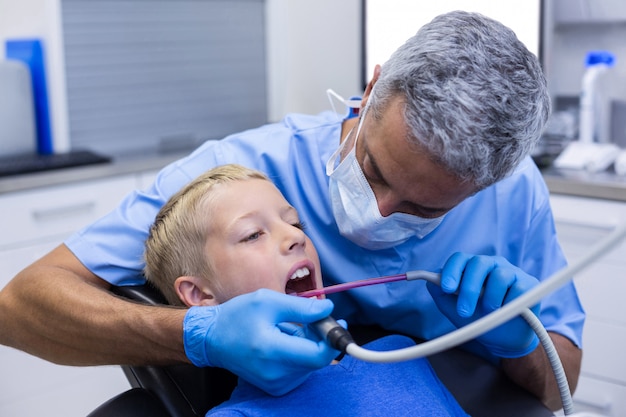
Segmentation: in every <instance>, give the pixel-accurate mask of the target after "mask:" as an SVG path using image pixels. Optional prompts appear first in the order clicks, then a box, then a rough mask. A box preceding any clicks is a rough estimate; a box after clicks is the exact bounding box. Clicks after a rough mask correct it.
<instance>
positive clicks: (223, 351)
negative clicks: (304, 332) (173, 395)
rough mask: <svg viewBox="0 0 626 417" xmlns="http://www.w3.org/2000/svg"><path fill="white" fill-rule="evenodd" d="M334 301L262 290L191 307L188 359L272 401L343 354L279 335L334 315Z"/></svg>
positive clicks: (323, 345) (186, 330) (186, 338)
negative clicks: (284, 326)
mask: <svg viewBox="0 0 626 417" xmlns="http://www.w3.org/2000/svg"><path fill="white" fill-rule="evenodd" d="M332 310H333V304H332V302H331V301H330V300H314V299H308V298H300V297H294V296H291V295H285V294H280V293H278V292H275V291H271V290H267V289H261V290H258V291H255V292H253V293H250V294H244V295H240V296H238V297H235V298H233V299H231V300H229V301H227V302H225V303H223V304H220V305H218V306H213V307H192V308H190V309H189V311H188V312H187V314H186V315H185V319H184V322H183V332H184V334H183V342H184V345H185V353H186V354H187V357H188V358H189V360H190V361H191V362H192V363H193V364H194V365H196V366H200V367H203V366H217V367H222V368H226V369H228V370H230V371H231V372H233V373H234V374H236V375H238V376H239V377H241V378H243V379H245V380H246V381H248V382H250V383H251V384H253V385H256V386H257V387H259V388H261V389H262V390H264V391H266V392H267V393H269V394H271V395H282V394H285V393H287V392H289V391H291V390H292V389H294V388H296V387H297V386H298V385H300V384H301V383H302V382H304V381H305V380H306V378H307V377H308V375H309V374H310V373H311V372H312V371H314V370H316V369H319V368H321V367H324V366H326V365H328V364H329V363H330V362H331V361H332V360H333V359H334V358H335V357H337V355H338V354H339V352H337V351H336V350H333V349H332V348H330V346H328V344H326V342H323V341H314V340H309V339H307V338H304V337H300V336H299V335H291V334H287V333H285V332H282V331H281V328H280V324H281V323H284V322H293V323H305V324H306V323H310V322H313V321H317V320H321V319H323V318H324V317H327V316H328V315H330V313H331V312H332Z"/></svg>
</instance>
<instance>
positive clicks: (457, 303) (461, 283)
mask: <svg viewBox="0 0 626 417" xmlns="http://www.w3.org/2000/svg"><path fill="white" fill-rule="evenodd" d="M537 284H538V280H537V279H536V278H534V277H532V276H530V275H528V274H527V273H525V272H524V271H522V270H521V269H519V268H517V267H515V266H513V265H511V264H510V263H509V262H508V261H507V260H506V259H504V258H502V257H494V256H473V255H468V254H464V253H455V254H454V255H452V256H451V257H450V259H448V261H447V262H446V264H445V266H444V267H443V270H442V271H441V287H439V286H437V285H434V284H431V283H428V291H429V292H430V294H431V295H432V297H433V299H434V300H435V303H436V304H437V307H438V308H439V310H440V311H441V312H442V313H443V314H444V315H445V316H446V317H447V318H448V319H449V320H450V321H451V322H452V323H453V324H454V325H455V326H457V327H462V326H464V325H466V324H468V323H471V322H473V321H475V320H477V319H479V318H481V317H483V316H485V315H487V314H489V313H491V312H492V311H494V310H496V309H498V308H500V307H501V306H503V305H504V304H506V303H508V302H509V301H511V300H513V299H515V298H516V297H518V296H520V295H521V294H523V293H525V292H527V291H528V290H530V289H531V288H533V287H535V286H536V285H537ZM481 293H482V294H481ZM531 310H532V312H533V313H534V314H535V315H538V314H539V305H535V306H533V308H531ZM478 341H479V342H480V343H481V344H482V345H483V346H485V347H486V348H487V349H488V350H489V351H490V352H491V353H492V354H494V355H496V356H499V357H502V358H517V357H521V356H526V355H527V354H529V353H530V352H532V351H533V350H534V349H535V348H536V347H537V345H538V344H539V339H538V338H537V336H536V335H535V333H534V331H533V330H532V329H531V328H530V326H529V325H528V324H527V323H526V321H525V320H524V319H523V318H521V317H516V318H513V319H511V320H509V321H508V322H506V323H504V324H502V325H500V326H498V327H496V328H495V329H493V330H491V331H489V332H487V333H485V334H483V335H481V336H480V337H478Z"/></svg>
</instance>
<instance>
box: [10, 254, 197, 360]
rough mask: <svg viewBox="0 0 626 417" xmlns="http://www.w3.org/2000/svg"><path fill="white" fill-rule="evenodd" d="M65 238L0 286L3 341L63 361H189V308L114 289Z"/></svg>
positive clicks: (35, 353)
mask: <svg viewBox="0 0 626 417" xmlns="http://www.w3.org/2000/svg"><path fill="white" fill-rule="evenodd" d="M108 288H109V285H108V283H106V282H105V281H103V280H101V279H100V278H98V277H96V276H95V275H93V274H92V273H91V272H89V271H88V270H87V269H86V268H85V267H84V266H83V265H82V264H81V263H80V262H79V261H78V259H76V258H75V257H74V255H73V254H72V253H71V252H70V251H69V250H68V249H67V248H66V247H65V246H63V245H61V246H59V247H58V248H56V249H54V250H53V251H52V252H50V253H49V254H48V255H46V256H45V257H43V258H42V259H40V260H39V261H37V262H35V263H34V264H33V265H31V266H29V267H28V268H26V269H25V270H24V271H22V272H21V273H20V274H18V275H17V276H16V277H15V278H14V279H13V281H11V282H10V283H9V284H8V285H7V286H6V287H5V288H4V289H3V290H2V292H0V343H1V344H4V345H8V346H12V347H14V348H17V349H20V350H23V351H25V352H28V353H30V354H33V355H36V356H39V357H41V358H44V359H46V360H49V361H52V362H55V363H58V364H64V365H102V364H168V363H177V362H178V363H180V362H188V360H187V357H186V356H185V353H184V348H183V342H182V340H183V339H182V322H183V318H184V315H185V312H186V310H184V309H175V308H169V307H150V306H143V305H140V304H137V303H133V302H128V301H126V300H123V299H121V298H119V297H116V296H114V295H112V294H111V293H109V291H108Z"/></svg>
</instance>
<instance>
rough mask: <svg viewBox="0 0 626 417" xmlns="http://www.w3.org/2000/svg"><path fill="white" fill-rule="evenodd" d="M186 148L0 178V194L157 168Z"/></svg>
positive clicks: (115, 157) (119, 157) (172, 159)
mask: <svg viewBox="0 0 626 417" xmlns="http://www.w3.org/2000/svg"><path fill="white" fill-rule="evenodd" d="M189 153H190V151H185V152H175V153H156V152H155V153H152V154H150V153H149V154H142V155H125V156H114V157H112V159H111V162H106V163H100V164H93V165H86V166H80V167H74V168H63V169H54V170H49V171H43V172H36V173H30V174H20V175H11V176H5V177H0V195H2V194H5V193H11V192H19V191H24V190H30V189H36V188H42V187H50V186H55V185H63V184H68V183H72V182H77V181H87V180H96V179H100V178H107V177H112V176H117V175H126V174H134V173H141V172H147V171H153V170H159V169H161V168H163V167H164V166H166V165H168V164H169V163H170V162H173V161H175V160H177V159H179V158H182V157H184V156H186V155H188V154H189Z"/></svg>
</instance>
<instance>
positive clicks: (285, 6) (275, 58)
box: [0, 0, 362, 151]
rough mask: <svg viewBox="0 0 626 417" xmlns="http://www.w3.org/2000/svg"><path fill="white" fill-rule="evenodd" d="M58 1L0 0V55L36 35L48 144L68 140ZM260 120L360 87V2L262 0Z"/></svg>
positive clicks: (317, 107)
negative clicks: (263, 104) (264, 92)
mask: <svg viewBox="0 0 626 417" xmlns="http://www.w3.org/2000/svg"><path fill="white" fill-rule="evenodd" d="M60 4H61V0H20V1H19V2H16V1H13V0H0V10H1V11H2V12H1V13H0V57H4V56H5V49H4V41H5V40H6V39H7V38H19V37H38V38H41V39H42V40H43V42H44V47H45V49H46V52H45V53H46V67H47V72H48V73H47V75H48V88H49V97H50V103H49V105H50V112H51V123H52V132H53V136H54V146H55V149H56V150H59V151H63V150H67V149H69V147H70V146H71V138H70V137H69V122H68V116H67V111H68V110H67V99H66V95H67V92H66V84H65V71H64V55H63V44H62V32H61V30H62V29H61V24H60V22H61V19H60ZM266 10H267V16H266V18H267V54H268V80H267V82H268V89H269V91H268V96H269V97H268V101H269V103H268V104H269V108H268V120H270V121H275V120H279V119H280V118H282V116H283V115H284V114H286V113H289V112H303V113H317V112H320V111H323V110H327V109H329V107H330V106H329V103H328V99H327V97H326V93H325V91H326V89H327V88H333V89H334V90H335V91H337V92H338V93H339V94H342V95H344V96H350V95H354V94H360V93H361V92H362V85H361V76H360V74H361V73H360V68H361V62H360V56H361V55H360V54H361V46H360V45H361V40H360V38H361V29H360V28H361V12H360V10H361V1H360V0H343V1H341V2H336V1H332V0H319V1H298V2H295V1H288V0H267V1H266Z"/></svg>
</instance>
